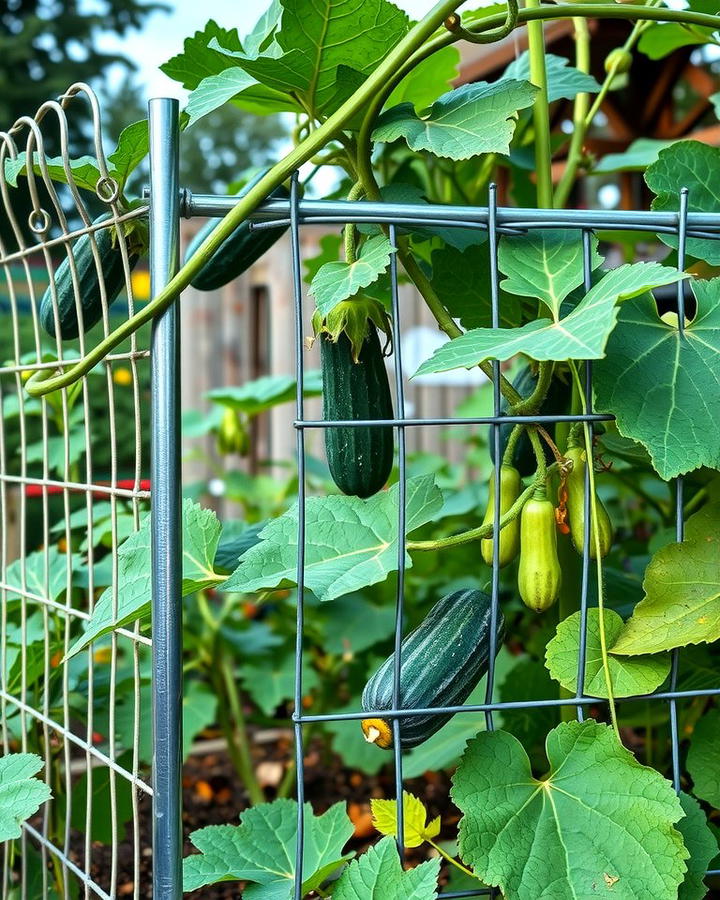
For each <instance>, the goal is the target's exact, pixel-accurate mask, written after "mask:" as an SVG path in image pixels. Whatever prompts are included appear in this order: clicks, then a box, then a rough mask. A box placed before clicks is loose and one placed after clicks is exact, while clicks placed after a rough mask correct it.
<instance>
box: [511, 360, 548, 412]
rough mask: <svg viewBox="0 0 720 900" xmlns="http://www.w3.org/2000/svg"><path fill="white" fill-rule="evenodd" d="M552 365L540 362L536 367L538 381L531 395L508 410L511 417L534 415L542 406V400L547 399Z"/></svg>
mask: <svg viewBox="0 0 720 900" xmlns="http://www.w3.org/2000/svg"><path fill="white" fill-rule="evenodd" d="M553 367H554V363H552V362H541V363H540V365H539V366H538V380H537V384H536V385H535V389H534V390H533V392H532V394H530V395H529V396H528V397H526V398H525V399H524V400H520V402H519V403H515V404H514V406H513V407H512V409H511V410H510V413H511V415H513V416H525V415H531V414H532V413H536V412H537V411H538V410H539V409H540V407H541V406H542V404H543V400H544V399H545V397H547V392H548V389H549V388H550V382H551V381H552V376H553Z"/></svg>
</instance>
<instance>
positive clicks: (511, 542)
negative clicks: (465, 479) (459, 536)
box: [480, 466, 522, 568]
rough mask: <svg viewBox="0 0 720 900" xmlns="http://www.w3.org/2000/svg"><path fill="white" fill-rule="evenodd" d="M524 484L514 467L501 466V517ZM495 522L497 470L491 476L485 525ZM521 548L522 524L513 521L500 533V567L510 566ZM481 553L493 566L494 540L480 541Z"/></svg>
mask: <svg viewBox="0 0 720 900" xmlns="http://www.w3.org/2000/svg"><path fill="white" fill-rule="evenodd" d="M521 487H522V484H521V482H520V473H519V472H518V470H517V469H515V468H513V466H500V515H501V516H502V515H503V514H504V513H506V512H507V511H508V510H509V509H510V507H511V506H512V505H513V503H514V502H515V501H516V500H517V498H518V497H519V496H520V490H521ZM494 521H495V470H494V469H493V471H492V474H491V475H490V495H489V497H488V505H487V509H486V511H485V518H484V519H483V525H489V524H492V523H493V522H494ZM519 548H520V522H519V521H518V519H513V521H512V522H509V523H508V524H507V525H506V526H505V527H504V528H503V529H501V531H500V548H499V549H500V556H499V562H500V567H501V568H502V567H503V566H507V565H509V564H510V563H511V562H512V561H513V560H514V559H515V557H516V556H517V552H518V549H519ZM480 552H481V553H482V558H483V559H484V560H485V562H486V563H487V564H488V565H489V566H491V565H492V564H493V539H492V538H483V540H481V541H480Z"/></svg>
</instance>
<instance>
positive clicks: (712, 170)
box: [645, 141, 720, 266]
mask: <svg viewBox="0 0 720 900" xmlns="http://www.w3.org/2000/svg"><path fill="white" fill-rule="evenodd" d="M719 166H720V149H719V148H717V147H710V146H708V145H707V144H701V143H700V141H677V142H676V143H674V144H672V145H671V146H670V147H668V148H667V149H666V150H661V151H660V153H659V154H658V158H657V162H654V163H653V164H652V165H651V166H650V167H649V168H648V170H647V172H646V173H645V181H646V182H647V186H648V187H649V188H650V190H651V191H652V192H653V193H654V194H656V195H657V196H656V197H655V199H654V200H653V202H652V208H653V209H654V210H657V211H658V212H677V211H678V210H679V209H680V189H681V188H684V187H685V188H687V189H688V211H689V212H712V213H717V212H720V182H718V178H717V172H718V167H719ZM658 238H659V239H660V240H661V241H662V242H663V243H664V244H667V245H668V247H674V248H677V246H678V236H677V235H676V234H659V235H658ZM687 252H688V253H689V254H690V256H695V257H697V258H698V259H702V260H705V261H706V262H709V263H711V264H712V265H714V266H717V265H720V243H718V241H714V240H710V239H708V238H694V237H690V238H688V239H687Z"/></svg>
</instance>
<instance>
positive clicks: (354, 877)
mask: <svg viewBox="0 0 720 900" xmlns="http://www.w3.org/2000/svg"><path fill="white" fill-rule="evenodd" d="M439 871H440V860H439V859H431V860H429V861H428V862H424V863H420V865H419V866H416V867H415V868H414V869H410V870H409V871H408V872H404V871H403V867H402V863H401V862H400V857H399V856H398V852H397V845H396V844H395V841H394V839H393V838H391V837H385V838H383V839H382V840H381V841H379V843H377V844H375V846H374V847H371V848H370V849H369V850H368V851H367V852H366V853H363V855H362V856H361V857H360V858H359V859H356V860H355V861H354V862H352V863H350V865H349V866H348V867H347V869H346V870H345V871H344V872H343V874H342V875H341V876H340V879H339V881H338V882H337V884H336V886H335V888H334V889H333V893H332V896H333V900H435V898H436V897H437V895H438V893H437V891H438V886H437V879H438V873H439Z"/></svg>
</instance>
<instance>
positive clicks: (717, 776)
mask: <svg viewBox="0 0 720 900" xmlns="http://www.w3.org/2000/svg"><path fill="white" fill-rule="evenodd" d="M719 742H720V710H719V709H711V710H709V711H708V712H706V713H705V715H704V716H703V717H702V719H700V721H699V722H698V723H697V725H696V726H695V728H694V729H693V733H692V737H691V739H690V749H689V750H688V755H687V770H688V773H689V775H690V777H691V778H692V780H693V794H695V796H696V797H699V798H700V799H701V800H704V801H705V802H706V803H709V804H710V805H711V806H714V807H715V809H720V754H718V746H720V743H719Z"/></svg>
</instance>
